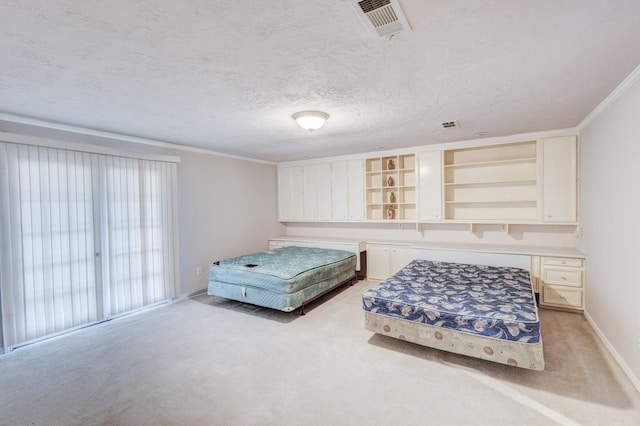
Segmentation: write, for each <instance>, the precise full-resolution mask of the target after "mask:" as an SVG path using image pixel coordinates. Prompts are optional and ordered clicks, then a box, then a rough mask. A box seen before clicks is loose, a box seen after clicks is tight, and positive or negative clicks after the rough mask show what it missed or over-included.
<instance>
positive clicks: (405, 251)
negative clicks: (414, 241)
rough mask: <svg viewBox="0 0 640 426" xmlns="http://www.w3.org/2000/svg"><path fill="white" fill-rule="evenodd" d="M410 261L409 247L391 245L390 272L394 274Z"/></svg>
mask: <svg viewBox="0 0 640 426" xmlns="http://www.w3.org/2000/svg"><path fill="white" fill-rule="evenodd" d="M409 262H411V249H410V248H409V247H393V246H392V247H391V273H390V274H389V275H392V274H395V273H396V272H398V271H399V270H400V269H402V268H404V267H405V266H407V264H408V263H409Z"/></svg>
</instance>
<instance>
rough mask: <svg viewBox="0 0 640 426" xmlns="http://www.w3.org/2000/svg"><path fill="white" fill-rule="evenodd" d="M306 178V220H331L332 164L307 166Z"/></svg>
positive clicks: (305, 170)
mask: <svg viewBox="0 0 640 426" xmlns="http://www.w3.org/2000/svg"><path fill="white" fill-rule="evenodd" d="M302 172H303V173H302V174H303V178H304V184H303V188H304V194H303V202H304V208H303V212H304V219H305V220H331V163H318V164H306V165H304V166H303V168H302Z"/></svg>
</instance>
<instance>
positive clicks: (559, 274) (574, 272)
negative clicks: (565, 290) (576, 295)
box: [542, 268, 582, 287]
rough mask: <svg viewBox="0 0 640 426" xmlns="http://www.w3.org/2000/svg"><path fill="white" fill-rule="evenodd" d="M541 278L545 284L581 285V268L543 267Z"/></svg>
mask: <svg viewBox="0 0 640 426" xmlns="http://www.w3.org/2000/svg"><path fill="white" fill-rule="evenodd" d="M542 280H543V281H544V282H545V283H546V284H556V285H563V286H570V287H582V270H581V269H560V268H557V269H551V268H545V270H544V275H543V277H542Z"/></svg>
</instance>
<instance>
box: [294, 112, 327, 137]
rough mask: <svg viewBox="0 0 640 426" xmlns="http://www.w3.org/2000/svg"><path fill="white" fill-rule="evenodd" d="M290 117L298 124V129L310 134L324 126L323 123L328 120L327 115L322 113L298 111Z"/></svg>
mask: <svg viewBox="0 0 640 426" xmlns="http://www.w3.org/2000/svg"><path fill="white" fill-rule="evenodd" d="M291 117H292V118H293V119H294V120H296V121H297V122H298V124H299V125H300V127H302V128H303V129H305V130H308V131H310V132H312V131H314V130H318V129H319V128H320V127H322V126H324V122H325V121H327V119H328V118H329V114H327V113H326V112H322V111H300V112H296V113H295V114H293V115H292V116H291Z"/></svg>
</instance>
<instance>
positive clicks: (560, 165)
mask: <svg viewBox="0 0 640 426" xmlns="http://www.w3.org/2000/svg"><path fill="white" fill-rule="evenodd" d="M539 148H540V157H541V158H542V161H541V163H542V167H541V168H542V173H541V174H542V179H541V192H542V197H541V199H542V203H541V214H540V216H541V220H542V222H548V223H575V222H576V221H577V142H576V137H575V136H562V137H557V138H547V139H542V140H541V141H540V147H539Z"/></svg>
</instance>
